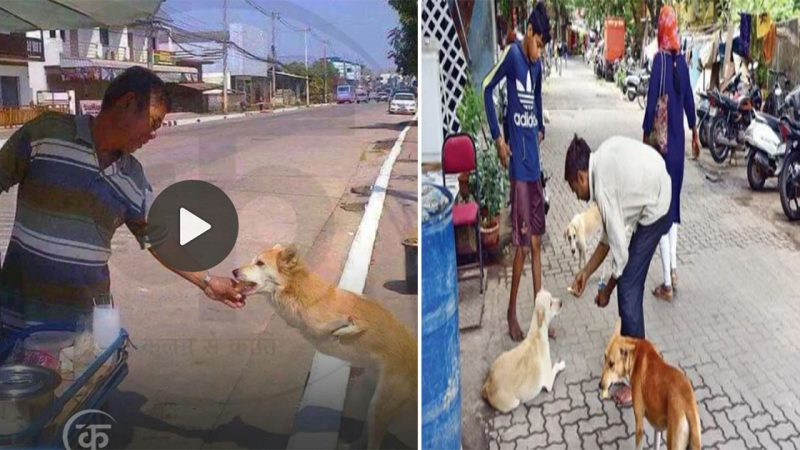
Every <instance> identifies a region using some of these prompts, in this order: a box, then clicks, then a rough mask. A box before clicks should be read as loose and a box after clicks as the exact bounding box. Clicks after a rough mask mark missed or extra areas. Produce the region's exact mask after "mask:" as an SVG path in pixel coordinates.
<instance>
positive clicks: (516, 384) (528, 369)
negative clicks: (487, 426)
mask: <svg viewBox="0 0 800 450" xmlns="http://www.w3.org/2000/svg"><path fill="white" fill-rule="evenodd" d="M560 310H561V300H559V299H557V298H553V296H552V295H550V293H549V292H547V291H545V290H541V291H539V295H537V296H536V301H535V306H534V313H533V319H532V320H531V327H530V330H529V331H528V335H527V336H526V337H525V340H523V341H522V342H521V343H520V344H519V345H517V346H516V347H514V348H513V349H511V350H509V351H507V352H504V353H503V354H502V355H500V356H499V357H497V359H496V360H495V361H494V363H493V364H492V368H491V369H490V370H489V376H488V377H487V378H486V382H485V383H484V384H483V388H481V397H483V398H484V399H485V400H486V401H487V402H489V404H490V405H492V407H493V408H495V409H497V410H499V411H501V412H504V413H506V412H509V411H511V410H512V409H514V408H516V407H517V406H519V405H520V403H525V402H527V401H530V400H532V399H533V398H534V397H536V395H537V394H538V393H539V392H540V391H541V390H542V388H545V389H547V390H548V391H550V390H552V389H553V382H554V381H555V379H556V375H558V372H560V371H562V370H564V368H565V367H566V364H564V361H559V362H558V363H556V365H554V366H551V362H550V341H549V339H548V337H547V329H548V326H549V325H550V320H552V318H553V317H555V316H556V315H557V314H558V313H559V311H560Z"/></svg>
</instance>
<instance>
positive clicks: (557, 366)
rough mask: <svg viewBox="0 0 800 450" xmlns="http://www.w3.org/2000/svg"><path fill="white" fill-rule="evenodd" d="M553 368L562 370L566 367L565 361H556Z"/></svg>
mask: <svg viewBox="0 0 800 450" xmlns="http://www.w3.org/2000/svg"><path fill="white" fill-rule="evenodd" d="M553 368H554V369H555V371H556V372H561V371H562V370H564V369H566V368H567V363H565V362H564V360H561V361H559V362H557V363H556V365H555V366H553Z"/></svg>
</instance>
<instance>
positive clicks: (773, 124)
mask: <svg viewBox="0 0 800 450" xmlns="http://www.w3.org/2000/svg"><path fill="white" fill-rule="evenodd" d="M755 117H756V120H757V121H759V122H763V123H765V124H767V125H768V126H769V127H770V128H772V129H773V130H775V132H776V133H777V132H778V126H779V125H780V122H781V120H780V119H778V118H777V117H775V116H772V115H770V114H767V113H764V112H760V111H756V112H755Z"/></svg>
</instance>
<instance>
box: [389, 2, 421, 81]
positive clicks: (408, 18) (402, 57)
mask: <svg viewBox="0 0 800 450" xmlns="http://www.w3.org/2000/svg"><path fill="white" fill-rule="evenodd" d="M389 5H390V6H391V7H392V8H394V9H395V11H397V14H398V15H399V16H400V26H399V27H396V28H393V29H392V30H390V31H389V43H390V44H391V46H392V49H391V50H390V51H389V57H390V58H392V59H393V60H394V63H395V65H396V66H397V71H398V72H399V73H401V74H402V75H413V76H416V75H417V1H416V0H389Z"/></svg>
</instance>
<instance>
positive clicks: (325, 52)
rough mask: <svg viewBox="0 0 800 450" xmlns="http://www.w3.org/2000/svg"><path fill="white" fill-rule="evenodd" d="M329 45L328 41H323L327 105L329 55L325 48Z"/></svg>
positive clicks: (326, 101) (326, 99) (326, 98)
mask: <svg viewBox="0 0 800 450" xmlns="http://www.w3.org/2000/svg"><path fill="white" fill-rule="evenodd" d="M327 43H328V41H322V63H323V64H324V65H325V76H324V77H323V79H324V80H325V83H324V88H323V89H324V90H323V91H322V92H324V93H325V94H324V95H325V103H328V53H327V49H326V46H325V45H326V44H327Z"/></svg>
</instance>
